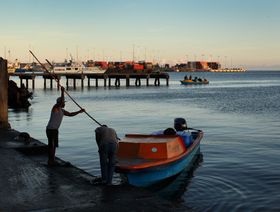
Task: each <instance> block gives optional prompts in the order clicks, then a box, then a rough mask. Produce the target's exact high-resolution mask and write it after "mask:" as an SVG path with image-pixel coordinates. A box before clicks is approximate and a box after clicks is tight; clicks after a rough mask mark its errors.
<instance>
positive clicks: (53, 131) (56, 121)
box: [46, 86, 85, 166]
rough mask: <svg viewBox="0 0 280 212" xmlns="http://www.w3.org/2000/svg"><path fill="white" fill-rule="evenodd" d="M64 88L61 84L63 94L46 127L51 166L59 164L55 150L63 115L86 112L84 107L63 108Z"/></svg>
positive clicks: (54, 107) (57, 100) (58, 99)
mask: <svg viewBox="0 0 280 212" xmlns="http://www.w3.org/2000/svg"><path fill="white" fill-rule="evenodd" d="M64 90H65V89H64V87H62V86H61V96H60V97H58V98H57V99H56V104H55V105H54V106H53V108H52V111H51V116H50V120H49V122H48V125H47V128H46V133H47V137H48V157H49V159H48V165H49V166H55V165H57V164H58V163H57V162H56V161H55V150H56V147H58V128H59V127H60V124H61V122H62V119H63V116H64V115H65V116H76V115H78V114H79V113H83V112H85V110H84V109H81V110H79V111H76V112H68V111H66V110H64V109H63V108H64V107H65V100H64Z"/></svg>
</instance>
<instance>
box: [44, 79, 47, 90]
mask: <svg viewBox="0 0 280 212" xmlns="http://www.w3.org/2000/svg"><path fill="white" fill-rule="evenodd" d="M46 88H47V80H46V78H45V77H44V89H46Z"/></svg>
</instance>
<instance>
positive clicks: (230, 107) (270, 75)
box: [9, 71, 280, 211]
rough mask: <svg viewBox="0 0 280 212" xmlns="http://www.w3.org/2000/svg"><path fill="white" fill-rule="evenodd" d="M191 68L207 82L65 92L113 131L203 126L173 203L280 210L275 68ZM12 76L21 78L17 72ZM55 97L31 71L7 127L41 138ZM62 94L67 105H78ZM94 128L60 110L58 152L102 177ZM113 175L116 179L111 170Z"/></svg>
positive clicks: (279, 76) (279, 82) (279, 99)
mask: <svg viewBox="0 0 280 212" xmlns="http://www.w3.org/2000/svg"><path fill="white" fill-rule="evenodd" d="M191 74H192V76H193V77H194V76H198V77H202V78H207V79H208V80H209V81H210V84H209V85H190V86H185V85H181V83H180V80H181V79H183V78H184V76H185V75H190V73H170V83H169V86H166V84H165V81H164V80H162V81H161V86H159V87H155V86H146V85H145V81H144V80H143V82H142V86H141V87H135V86H130V87H126V86H125V81H121V86H120V87H118V88H116V87H111V88H109V87H104V86H103V83H101V81H100V82H99V87H98V88H96V87H94V86H92V87H91V88H87V87H85V88H84V89H81V88H80V86H79V85H78V88H77V89H76V90H73V89H72V88H71V87H70V88H69V90H68V92H69V93H70V94H71V96H72V97H73V98H74V99H75V100H76V101H77V102H78V103H79V104H80V105H81V106H82V107H83V108H85V109H86V111H87V112H88V113H89V114H90V115H91V116H92V117H94V118H95V119H96V120H97V121H99V122H100V123H102V124H106V125H108V126H110V127H113V128H115V129H116V131H117V133H118V136H119V137H124V135H125V134H126V133H147V134H149V133H151V132H153V131H157V130H162V129H165V128H167V127H172V126H173V120H174V118H176V117H184V118H186V120H187V122H188V126H189V127H193V128H197V129H201V130H203V131H204V133H205V134H204V138H203V139H202V142H201V152H202V154H203V162H202V163H200V165H199V166H198V167H197V168H196V169H195V171H194V172H193V176H192V177H191V178H186V177H184V176H183V177H182V176H180V177H178V180H177V182H176V183H177V184H176V183H175V184H176V185H177V187H176V186H174V189H175V188H177V189H178V187H179V188H180V190H181V192H180V196H178V195H177V196H176V202H177V204H183V205H185V206H187V207H188V208H190V209H191V210H194V211H207V210H210V211H257V210H258V211H272V210H275V211H277V210H278V211H279V210H280V202H279V200H280V192H279V190H280V165H279V164H280V123H279V120H280V113H279V108H280V72H279V71H247V72H241V73H191ZM10 79H13V80H15V81H16V82H18V84H19V79H18V78H16V77H11V78H10ZM61 83H62V84H63V85H65V83H66V82H65V80H62V82H61ZM133 84H134V83H133V82H131V85H133ZM70 86H71V83H70ZM58 96H60V92H59V91H57V90H56V89H53V90H51V89H49V88H47V89H46V90H45V89H44V88H43V79H40V77H37V78H36V85H35V90H34V98H33V99H32V100H31V107H30V108H29V110H28V111H14V110H9V122H10V124H11V126H12V128H14V129H16V130H18V131H26V132H29V133H30V134H31V136H32V137H34V138H36V139H38V140H40V141H42V142H44V143H47V138H46V134H45V128H46V124H47V122H48V119H49V116H50V111H51V108H52V106H53V104H54V103H55V101H56V98H57V97H58ZM66 100H67V101H68V102H66V107H65V109H66V110H68V111H70V112H72V111H77V110H79V108H78V107H77V106H76V105H75V104H74V103H73V102H72V101H71V100H70V99H69V98H67V97H66ZM96 127H97V124H96V123H95V122H94V121H92V120H91V119H90V118H89V117H88V116H87V115H86V114H79V115H77V116H75V117H66V116H65V117H64V119H63V122H62V124H61V127H60V134H59V140H60V141H59V148H58V151H57V156H58V157H60V158H62V159H63V160H66V161H70V162H71V163H72V164H74V165H76V166H78V167H79V168H82V169H84V170H86V171H87V172H89V173H91V174H93V175H100V168H99V158H98V152H97V146H96V143H95V135H94V130H95V128H96ZM114 178H115V179H114V180H115V181H118V175H117V174H116V175H115V177H114ZM186 182H187V183H186ZM178 185H179V186H178Z"/></svg>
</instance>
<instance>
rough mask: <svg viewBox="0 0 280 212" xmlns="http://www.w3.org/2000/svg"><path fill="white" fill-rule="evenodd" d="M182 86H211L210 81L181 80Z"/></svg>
mask: <svg viewBox="0 0 280 212" xmlns="http://www.w3.org/2000/svg"><path fill="white" fill-rule="evenodd" d="M180 82H181V84H182V85H206V84H209V81H208V80H205V79H204V80H201V81H198V80H196V81H194V80H180Z"/></svg>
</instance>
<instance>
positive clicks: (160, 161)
mask: <svg viewBox="0 0 280 212" xmlns="http://www.w3.org/2000/svg"><path fill="white" fill-rule="evenodd" d="M202 137H203V132H202V131H200V132H198V135H197V137H196V139H195V140H194V142H193V143H192V145H191V146H190V147H188V148H186V147H185V145H184V141H183V139H182V138H181V137H180V136H177V135H174V136H173V135H172V136H166V135H138V134H127V135H126V138H132V139H133V138H136V139H139V140H141V139H143V140H145V139H149V138H150V139H155V140H157V139H158V140H160V139H171V141H170V142H177V144H176V145H177V146H178V148H182V149H181V150H180V151H179V152H180V153H179V154H178V155H173V156H171V157H167V158H143V157H137V156H136V157H133V155H129V154H130V152H129V151H130V149H125V146H123V148H122V144H123V145H125V144H128V145H129V144H130V145H132V146H133V145H143V146H144V148H145V146H147V145H150V146H151V145H156V144H157V142H152V143H145V142H140V143H137V142H135V141H134V142H133V141H131V142H122V141H121V142H120V149H121V148H122V149H121V151H120V149H119V151H118V164H117V168H118V169H121V170H123V171H137V170H141V169H146V168H152V167H156V166H161V165H167V164H169V163H172V162H176V161H178V160H180V159H181V158H183V157H184V156H186V155H188V154H189V153H190V152H192V150H193V149H194V148H195V147H196V146H197V145H199V143H200V140H201V139H202ZM172 139H173V141H172ZM159 143H161V145H166V144H167V143H168V142H166V143H165V142H159ZM140 151H141V150H140ZM166 154H168V153H166ZM144 157H145V156H144Z"/></svg>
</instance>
